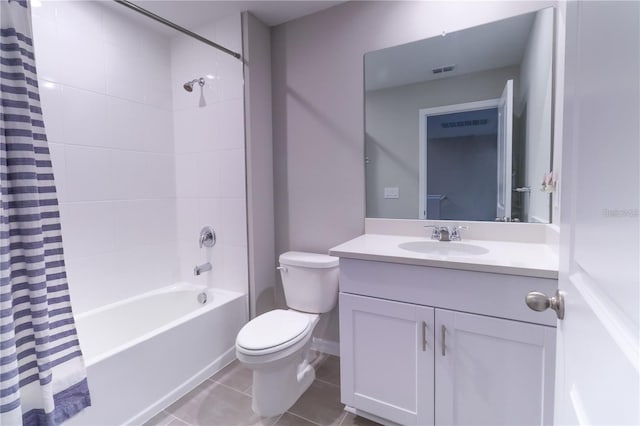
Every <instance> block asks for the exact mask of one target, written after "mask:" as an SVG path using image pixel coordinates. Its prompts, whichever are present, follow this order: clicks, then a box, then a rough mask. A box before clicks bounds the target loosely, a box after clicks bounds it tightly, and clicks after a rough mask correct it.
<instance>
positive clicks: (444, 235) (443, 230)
mask: <svg viewBox="0 0 640 426" xmlns="http://www.w3.org/2000/svg"><path fill="white" fill-rule="evenodd" d="M425 228H433V232H431V239H432V240H438V241H443V242H445V241H462V236H461V235H460V230H462V229H469V227H468V226H464V225H453V226H452V227H451V228H449V227H448V226H438V225H425Z"/></svg>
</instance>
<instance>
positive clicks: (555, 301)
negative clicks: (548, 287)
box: [525, 290, 564, 319]
mask: <svg viewBox="0 0 640 426" xmlns="http://www.w3.org/2000/svg"><path fill="white" fill-rule="evenodd" d="M525 303H526V304H527V306H528V307H529V308H531V309H533V310H534V311H538V312H542V311H545V310H547V309H549V308H551V309H553V310H554V311H555V312H556V316H557V317H558V319H563V318H564V298H563V297H562V295H561V294H560V290H556V294H555V296H551V297H549V296H547V295H546V294H544V293H541V292H539V291H531V292H529V293H528V294H527V297H525Z"/></svg>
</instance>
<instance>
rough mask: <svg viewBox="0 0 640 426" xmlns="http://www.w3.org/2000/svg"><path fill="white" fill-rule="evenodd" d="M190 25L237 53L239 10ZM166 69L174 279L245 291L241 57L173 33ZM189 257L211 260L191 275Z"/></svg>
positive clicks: (191, 262)
mask: <svg viewBox="0 0 640 426" xmlns="http://www.w3.org/2000/svg"><path fill="white" fill-rule="evenodd" d="M195 30H196V32H197V33H199V34H202V35H203V36H204V37H209V38H211V39H213V40H216V41H218V42H219V43H221V44H223V45H224V46H226V47H228V48H229V49H231V50H234V51H237V52H239V51H241V37H240V16H239V15H238V16H231V17H229V18H228V19H224V20H221V21H218V22H216V23H215V24H210V25H206V26H203V27H200V28H196V29H195ZM171 74H172V86H171V87H172V90H173V101H174V111H173V123H174V133H173V136H174V141H175V155H176V163H175V164H176V206H177V212H178V213H177V229H178V235H177V239H178V250H179V258H180V265H179V267H180V278H181V279H182V280H190V281H194V282H203V283H207V284H210V285H215V286H217V287H221V288H226V289H230V290H236V291H247V282H248V273H247V263H248V259H247V235H246V227H247V225H246V223H247V222H246V201H245V200H246V196H245V195H246V190H245V151H244V103H243V87H242V84H243V82H242V67H241V62H240V61H238V60H236V59H235V58H232V57H231V56H228V55H225V54H222V53H219V52H217V51H215V50H212V49H211V48H210V47H208V46H206V45H203V44H200V43H194V41H193V40H191V39H189V38H186V37H183V36H177V37H175V38H173V39H172V42H171ZM201 77H202V78H204V80H205V85H204V87H202V88H200V86H199V85H198V84H197V83H196V84H195V85H194V88H193V92H191V93H189V92H187V91H185V90H184V89H183V87H182V85H183V84H184V83H185V82H187V81H190V80H193V79H198V78H201ZM201 102H203V103H204V104H205V106H201V105H200V104H201ZM212 142H213V143H212ZM204 224H210V225H212V226H213V227H214V229H215V230H216V232H217V236H218V242H217V244H216V246H215V247H214V248H213V249H209V250H211V253H207V252H203V251H202V250H201V249H200V248H199V247H198V245H197V239H194V235H196V236H197V235H198V234H199V232H200V228H201V227H202V225H204ZM211 256H213V257H211ZM194 259H195V261H196V262H197V263H202V262H205V261H207V260H211V259H213V262H212V263H213V266H214V269H213V271H212V273H211V274H207V275H205V276H202V277H198V278H193V272H192V271H193V266H194Z"/></svg>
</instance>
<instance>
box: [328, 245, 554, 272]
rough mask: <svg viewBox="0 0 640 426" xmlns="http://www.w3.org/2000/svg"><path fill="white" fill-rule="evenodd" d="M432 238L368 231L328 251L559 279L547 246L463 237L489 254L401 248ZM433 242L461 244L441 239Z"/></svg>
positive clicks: (425, 264) (362, 257)
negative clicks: (446, 252) (465, 253)
mask: <svg viewBox="0 0 640 426" xmlns="http://www.w3.org/2000/svg"><path fill="white" fill-rule="evenodd" d="M412 241H431V240H430V239H429V238H420V237H409V236H396V235H378V234H365V235H361V236H359V237H357V238H354V239H353V240H350V241H347V242H345V243H343V244H340V245H338V246H336V247H333V248H331V249H329V254H330V255H332V256H338V257H343V258H348V259H360V260H374V261H380V262H392V263H402V264H406V265H418V266H431V267H436V268H449V269H462V270H466V271H477V272H491V273H495V274H508V275H522V276H527V277H538V278H551V279H557V278H558V256H557V254H556V253H555V252H554V251H553V250H552V249H551V248H550V247H549V246H548V245H547V244H540V243H519V242H505V241H487V240H466V239H465V240H464V241H462V243H463V244H472V245H475V246H480V247H483V248H485V249H487V250H488V253H486V254H477V255H455V256H443V255H439V254H433V253H418V252H414V251H410V250H405V249H402V248H400V247H398V246H399V244H401V243H406V242H412ZM433 244H443V245H444V244H460V243H459V242H456V241H453V242H438V241H433Z"/></svg>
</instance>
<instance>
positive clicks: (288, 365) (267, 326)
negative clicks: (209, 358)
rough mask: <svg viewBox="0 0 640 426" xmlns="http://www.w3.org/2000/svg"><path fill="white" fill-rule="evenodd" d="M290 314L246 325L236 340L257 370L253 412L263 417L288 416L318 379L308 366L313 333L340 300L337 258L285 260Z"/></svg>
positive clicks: (297, 255) (296, 255)
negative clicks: (285, 414)
mask: <svg viewBox="0 0 640 426" xmlns="http://www.w3.org/2000/svg"><path fill="white" fill-rule="evenodd" d="M279 269H280V273H281V275H282V286H283V288H284V295H285V298H286V301H287V306H288V307H289V308H290V309H288V310H283V309H276V310H273V311H270V312H266V313H264V314H262V315H259V316H257V317H256V318H254V319H253V320H251V321H249V322H248V323H247V324H245V326H244V327H242V329H241V330H240V332H239V333H238V337H237V338H236V355H237V357H238V360H239V361H240V362H242V363H243V364H244V365H246V366H247V367H249V368H250V369H252V370H253V402H252V408H253V411H254V412H255V413H256V414H259V415H261V416H275V415H278V414H282V413H284V412H285V411H287V410H288V409H289V408H290V407H291V406H292V405H293V404H294V403H295V402H296V401H297V400H298V398H299V397H300V395H302V393H303V392H304V391H305V390H307V388H308V387H309V385H311V383H312V382H313V380H314V379H315V376H316V374H315V370H314V368H313V366H312V365H311V364H310V363H309V361H310V359H309V358H308V357H309V348H310V347H311V337H312V335H313V329H314V328H315V326H316V324H317V323H318V320H319V317H320V314H323V313H325V312H329V311H330V310H331V309H333V307H334V306H335V305H336V302H337V300H338V258H337V257H333V256H328V255H325V254H315V253H303V252H296V251H290V252H286V253H283V254H281V255H280V268H279Z"/></svg>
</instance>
